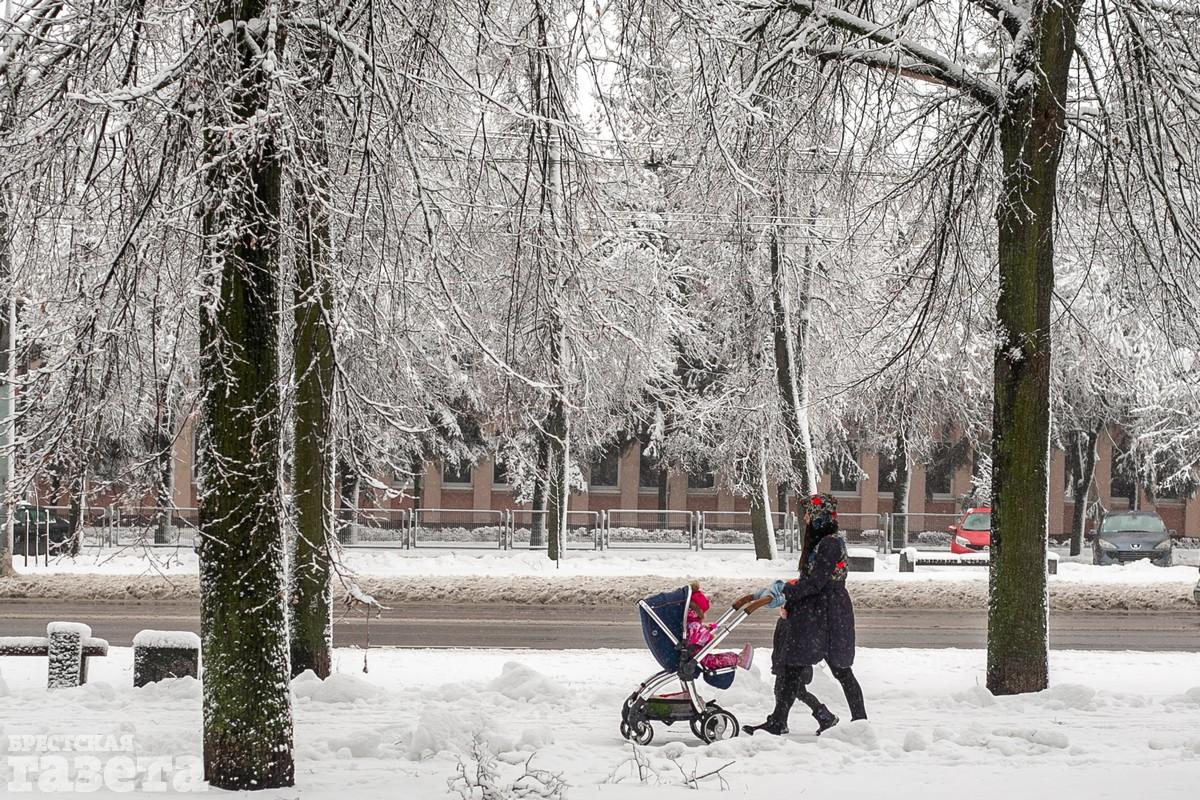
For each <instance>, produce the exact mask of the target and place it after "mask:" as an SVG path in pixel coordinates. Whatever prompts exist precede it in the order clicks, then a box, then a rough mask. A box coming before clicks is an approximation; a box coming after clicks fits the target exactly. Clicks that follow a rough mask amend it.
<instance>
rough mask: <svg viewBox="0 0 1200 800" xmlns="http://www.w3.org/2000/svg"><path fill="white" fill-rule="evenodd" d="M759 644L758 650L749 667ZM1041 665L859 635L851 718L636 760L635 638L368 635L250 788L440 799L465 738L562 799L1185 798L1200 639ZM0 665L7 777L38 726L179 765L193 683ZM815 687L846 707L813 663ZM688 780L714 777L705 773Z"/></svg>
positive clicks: (675, 738)
mask: <svg viewBox="0 0 1200 800" xmlns="http://www.w3.org/2000/svg"><path fill="white" fill-rule="evenodd" d="M631 624H632V623H631ZM768 656H769V654H768V653H766V652H763V653H761V654H760V656H759V659H758V662H759V663H760V664H764V665H765V664H768V663H769V658H768ZM1051 660H1052V669H1053V676H1052V677H1053V684H1054V685H1053V687H1052V688H1051V689H1050V690H1049V691H1046V692H1043V693H1041V694H1038V695H1027V696H1020V697H1000V698H997V697H993V696H992V695H990V694H989V693H988V692H987V691H986V690H985V689H983V688H982V687H981V686H980V679H981V675H982V665H983V653H982V652H979V651H962V650H958V651H956V650H937V651H921V650H864V651H860V653H859V661H858V664H857V665H856V670H857V671H858V673H859V676H860V679H861V681H862V683H863V686H864V688H865V690H866V695H867V703H868V710H869V712H870V714H871V720H870V721H869V722H868V723H856V724H854V725H850V724H847V723H843V724H842V725H841V726H839V727H838V728H835V729H834V730H832V731H830V732H829V733H827V734H826V735H824V736H822V737H820V738H815V737H813V736H811V735H809V734H808V730H809V728H810V727H811V724H810V720H809V719H808V718H807V716H806V715H805V714H804V713H803V710H802V709H798V710H797V711H796V712H794V714H793V718H792V727H793V729H794V730H796V731H797V733H794V734H792V735H791V736H789V737H786V738H783V739H778V738H773V737H768V736H764V735H761V734H760V735H759V736H755V737H746V736H742V737H738V738H737V739H734V740H731V741H728V742H723V743H718V744H714V745H709V746H705V745H702V744H700V743H699V742H698V741H697V740H695V739H694V738H693V737H692V735H691V734H690V732H688V731H687V729H686V726H681V725H678V724H677V725H675V726H674V727H673V728H669V729H668V728H664V727H662V726H656V736H655V741H654V742H653V743H652V744H651V745H649V746H648V747H645V748H638V752H637V756H636V759H637V760H635V752H634V748H633V747H632V746H631V745H630V744H628V743H626V742H625V741H623V740H622V739H621V738H620V736H619V735H618V733H617V723H618V721H619V707H620V704H621V701H622V699H623V698H624V697H625V695H626V694H627V693H628V692H629V691H631V690H632V689H633V688H634V687H635V686H636V685H637V683H638V682H639V681H640V680H641V679H642V678H644V677H645V676H646V675H648V674H649V673H651V672H653V671H654V668H655V665H654V662H653V660H652V659H651V658H650V656H649V655H648V654H647V653H645V652H641V651H575V652H571V651H568V652H533V651H454V650H373V651H371V652H370V654H369V665H370V672H369V673H368V674H365V675H364V674H363V673H362V662H363V656H362V653H361V652H358V651H353V650H339V651H338V653H337V659H336V669H337V670H338V674H336V675H335V676H334V677H333V678H331V679H330V680H328V681H325V682H321V681H318V680H317V679H316V678H314V677H312V676H311V675H305V676H301V677H300V678H298V679H297V680H296V681H294V682H293V693H294V696H295V712H296V756H297V787H296V790H292V791H287V792H284V791H279V792H268V793H266V794H265V796H267V797H270V798H276V797H280V798H282V797H287V798H294V797H297V796H302V797H304V798H315V799H316V800H324V799H325V798H329V800H333V799H334V798H343V797H348V796H356V797H363V798H376V797H378V798H383V797H399V796H401V795H403V796H406V797H419V798H436V797H446V796H450V797H456V796H457V795H456V794H453V793H451V794H448V793H447V788H448V784H447V782H448V781H450V780H452V779H453V778H454V776H455V775H456V771H457V769H458V765H459V763H460V759H463V760H465V761H466V763H467V766H468V772H469V773H470V774H475V762H474V761H472V760H471V755H470V751H471V748H472V744H473V742H474V743H476V745H475V746H476V747H477V748H478V749H480V750H482V752H484V753H485V754H494V755H495V757H496V766H495V770H496V772H497V773H498V781H499V784H500V785H501V786H504V785H506V784H507V783H511V782H512V781H513V780H514V779H515V778H516V776H517V775H518V774H519V773H520V772H522V771H524V765H525V762H526V761H527V760H529V759H530V758H531V757H532V763H531V768H532V769H535V770H536V769H541V770H547V771H549V772H550V773H554V774H557V775H559V776H561V778H562V779H563V780H565V782H566V784H567V785H568V788H567V790H566V796H567V797H570V798H607V799H608V800H631V799H632V798H646V797H659V796H678V797H688V796H693V795H691V794H690V793H689V792H690V790H688V789H687V788H685V787H684V783H685V782H686V779H687V777H689V776H693V775H701V774H703V773H705V772H708V771H710V770H714V769H716V768H718V767H721V766H723V765H726V764H728V765H729V766H727V767H725V768H724V769H723V770H722V772H721V776H722V777H723V778H724V779H725V781H727V784H728V788H729V793H727V794H725V795H723V796H725V797H770V796H780V797H795V796H798V795H799V794H800V793H803V795H804V796H808V797H831V796H834V793H835V792H836V796H838V797H864V798H865V797H871V798H878V797H890V798H898V799H900V800H903V798H918V797H920V798H922V800H926V799H927V798H954V800H961V798H962V797H963V796H964V792H966V793H967V794H969V795H970V796H971V797H973V798H993V797H994V798H1002V797H1003V798H1009V797H1021V796H1028V797H1055V798H1080V799H1081V800H1084V799H1086V800H1097V798H1122V800H1126V799H1127V798H1129V797H1135V796H1147V797H1155V798H1175V797H1179V798H1183V797H1192V796H1194V795H1195V778H1196V775H1197V774H1200V732H1198V731H1200V677H1198V676H1200V654H1196V653H1187V654H1180V653H1173V654H1172V653H1154V654H1143V653H1090V652H1089V653H1081V652H1063V651H1055V652H1053V653H1052V654H1051ZM0 670H3V675H4V679H5V681H6V682H7V688H4V686H5V683H4V682H0V720H2V722H0V726H2V730H0V734H3V735H0V747H6V748H8V750H9V752H8V753H6V754H5V756H4V757H0V764H6V766H3V767H0V769H4V770H5V772H4V774H3V775H2V776H0V784H3V785H5V786H7V785H8V784H9V782H10V781H11V780H13V778H14V774H13V769H12V767H11V766H7V764H9V763H10V759H11V757H12V756H14V755H28V751H27V750H26V751H24V752H17V753H14V752H13V747H12V746H11V745H13V744H15V745H16V747H17V749H18V750H19V749H20V748H21V747H22V746H23V745H22V742H31V741H36V740H35V738H34V737H35V736H36V735H37V734H43V735H47V736H49V737H51V739H50V740H47V741H52V740H53V737H55V736H58V737H59V738H60V740H61V737H62V736H65V735H79V734H87V735H93V736H95V737H110V738H108V739H107V741H109V742H117V743H118V744H117V747H118V748H119V747H121V744H120V743H121V742H124V743H125V746H126V747H130V746H131V747H132V748H133V749H134V750H136V753H137V754H138V755H140V756H142V757H143V758H149V757H154V756H163V757H169V758H168V760H170V761H171V763H184V764H194V763H195V762H196V758H197V757H198V755H199V752H200V738H199V725H200V685H199V684H198V683H197V682H196V681H195V680H192V679H181V680H176V681H168V682H164V683H161V684H156V685H151V686H148V687H145V688H143V689H134V688H132V677H131V651H130V650H128V649H124V648H116V649H114V650H113V652H112V655H111V656H110V657H108V658H105V659H97V660H96V661H95V662H94V666H93V674H92V683H90V684H89V685H87V686H85V687H81V688H78V689H66V690H57V691H54V692H49V691H47V690H46V689H44V688H43V684H44V680H45V664H44V662H41V661H39V660H36V659H4V660H3V661H2V662H0ZM760 670H761V668H760V667H757V666H756V667H755V669H754V670H752V671H751V672H750V673H742V674H740V676H739V677H738V680H737V682H736V683H735V684H734V686H733V688H732V689H730V690H729V691H726V692H723V693H718V697H719V701H720V702H721V703H722V704H723V705H725V706H726V707H727V708H729V709H730V710H732V711H733V712H734V713H735V714H737V715H738V716H739V717H740V718H741V719H742V720H743V721H760V717H762V716H764V715H765V713H766V711H767V710H768V709H769V707H770V703H771V698H770V683H769V680H770V676H769V675H763V674H762V673H761V672H760ZM815 691H816V692H817V694H818V695H819V696H820V697H822V699H824V700H826V701H827V702H828V703H829V704H830V706H831V707H832V708H833V709H834V711H835V712H837V713H841V714H843V715H844V714H845V704H844V702H843V699H842V698H841V697H840V695H839V693H838V689H837V686H836V684H834V683H833V682H832V680H831V679H830V678H829V677H828V676H827V675H825V674H824V673H823V672H821V673H819V675H818V679H817V682H816V684H815ZM26 737H29V738H26ZM121 737H126V738H125V739H121ZM96 755H97V756H99V757H100V758H101V760H102V761H103V760H104V759H111V758H113V757H114V754H113V753H111V752H101V753H98V754H96ZM117 755H119V753H118V754H117ZM639 760H640V762H641V764H640V768H639V764H638V761H639ZM968 782H969V784H968ZM968 785H969V791H968ZM699 786H700V788H701V789H703V790H707V791H711V792H713V793H717V792H718V790H719V789H720V785H719V779H718V778H716V777H710V778H707V779H704V780H702V781H700V783H699ZM47 788H51V787H50V786H49V785H47ZM60 788H61V787H60ZM55 794H56V793H55V792H50V793H49V796H55ZM99 794H100V795H101V796H107V794H111V792H109V791H104V790H102V791H101V792H99ZM154 795H155V793H150V796H154ZM164 796H165V795H164Z"/></svg>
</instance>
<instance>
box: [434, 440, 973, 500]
mask: <svg viewBox="0 0 1200 800" xmlns="http://www.w3.org/2000/svg"><path fill="white" fill-rule="evenodd" d="M620 462H621V453H620V450H619V449H618V448H615V447H614V448H611V449H610V450H608V451H606V452H605V453H604V454H602V455H601V457H600V458H599V459H597V460H596V461H594V462H592V464H591V465H590V467H589V470H588V473H589V474H588V485H589V486H591V487H592V488H597V489H615V488H616V487H617V486H618V485H619V483H618V479H619V476H620ZM473 473H474V467H473V465H471V464H451V463H447V464H445V465H444V466H443V467H442V482H443V483H446V484H457V485H460V486H463V485H470V484H471V483H472V482H473ZM953 475H954V463H953V461H952V460H951V459H950V458H948V457H943V458H935V460H934V462H933V463H931V464H928V465H926V468H925V493H926V495H928V496H930V497H932V496H933V495H935V494H936V495H948V494H950V492H951V479H952V478H953ZM830 477H831V488H832V490H833V491H835V492H845V493H850V494H853V493H855V492H857V491H858V484H859V480H860V479H861V478H862V477H863V476H862V474H861V473H860V472H859V471H858V470H857V469H856V468H855V467H853V466H851V468H850V469H849V470H842V469H834V470H833V471H832V473H831V475H830ZM662 479H663V474H662V471H661V470H660V469H658V468H657V467H656V465H655V463H654V462H653V461H651V460H650V459H639V464H638V486H639V487H640V488H642V489H657V488H658V487H659V483H660V481H661V480H662ZM492 485H494V486H507V485H508V470H507V468H506V466H505V464H504V462H503V461H496V462H495V463H494V465H493V467H492ZM715 487H716V476H715V475H714V474H713V473H711V472H704V473H699V474H689V475H688V488H689V489H701V490H704V489H714V488H715ZM895 488H896V466H895V463H894V461H893V459H890V458H888V457H886V456H880V458H879V491H880V492H884V493H888V492H892V491H894V490H895Z"/></svg>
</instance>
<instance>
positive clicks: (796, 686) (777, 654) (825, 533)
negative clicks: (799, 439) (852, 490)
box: [742, 494, 867, 736]
mask: <svg viewBox="0 0 1200 800" xmlns="http://www.w3.org/2000/svg"><path fill="white" fill-rule="evenodd" d="M804 522H805V530H804V542H803V545H802V547H801V551H800V576H799V578H797V579H796V580H794V581H789V582H788V583H781V582H779V581H777V582H776V583H775V584H773V585H772V586H771V587H768V588H767V589H764V590H763V591H762V592H760V593H759V595H760V596H763V595H766V594H772V595H778V599H782V600H783V606H782V608H780V611H779V616H780V619H779V621H778V622H777V623H776V624H775V637H774V651H773V652H772V654H771V671H772V672H773V673H774V674H775V708H774V710H773V711H772V712H771V713H770V715H769V716H768V717H767V720H766V722H763V723H762V724H760V725H745V726H743V728H742V730H743V731H745V732H746V733H748V734H753V733H754V732H755V731H765V732H767V733H771V734H774V735H776V736H779V735H782V734H786V733H787V732H788V715H789V713H790V712H791V709H792V705H793V704H794V703H795V702H796V700H800V701H801V702H803V703H804V704H805V705H806V706H808V708H809V709H810V710H811V711H812V715H813V718H814V719H815V720H816V721H817V733H818V734H820V733H821V732H822V731H825V730H828V729H829V728H832V727H833V726H834V725H836V724H837V723H838V718H837V717H836V716H835V715H834V714H833V712H832V711H830V710H829V709H828V708H826V707H825V705H824V704H823V703H822V702H821V701H820V700H818V699H817V698H816V697H815V696H814V695H813V694H812V693H811V692H809V691H808V685H809V684H810V683H812V679H813V666H814V665H816V664H819V663H821V661H825V663H827V664H828V665H829V668H830V671H831V672H832V673H833V677H834V678H836V679H837V681H838V683H840V684H841V685H842V690H843V691H844V692H845V694H846V702H847V704H848V705H849V706H850V718H851V719H852V720H859V719H866V718H867V711H866V707H865V705H864V702H863V694H862V688H861V687H860V686H859V685H858V680H857V679H856V678H855V677H854V671H853V670H852V669H851V667H852V665H853V664H854V606H853V604H852V603H851V601H850V594H849V593H848V592H847V591H846V557H847V556H846V543H845V541H844V540H843V539H842V538H841V537H840V536H838V535H837V532H838V523H837V501H836V500H835V499H834V498H833V497H832V496H831V495H828V494H819V495H814V496H813V497H810V498H808V499H807V500H805V501H804Z"/></svg>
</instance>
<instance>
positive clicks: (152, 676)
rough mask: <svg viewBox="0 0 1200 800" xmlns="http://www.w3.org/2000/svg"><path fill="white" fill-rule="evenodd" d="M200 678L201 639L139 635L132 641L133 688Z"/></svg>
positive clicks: (166, 634) (187, 634) (185, 634)
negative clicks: (175, 680)
mask: <svg viewBox="0 0 1200 800" xmlns="http://www.w3.org/2000/svg"><path fill="white" fill-rule="evenodd" d="M183 677H192V678H199V677H200V637H199V636H197V635H196V634H194V633H192V632H191V631H139V632H138V634H137V636H134V637H133V685H134V686H145V685H146V684H148V683H154V682H156V681H161V680H164V679H165V678H183Z"/></svg>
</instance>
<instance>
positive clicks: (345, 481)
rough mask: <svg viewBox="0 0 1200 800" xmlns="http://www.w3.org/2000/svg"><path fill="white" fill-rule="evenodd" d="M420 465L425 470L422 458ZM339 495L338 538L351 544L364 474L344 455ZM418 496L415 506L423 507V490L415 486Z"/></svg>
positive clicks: (339, 467)
mask: <svg viewBox="0 0 1200 800" xmlns="http://www.w3.org/2000/svg"><path fill="white" fill-rule="evenodd" d="M417 462H418V466H417V467H416V469H418V470H423V469H424V468H425V465H424V464H423V463H421V460H420V459H419V458H418V459H417ZM337 463H338V497H339V508H340V509H341V513H340V515H339V518H338V521H337V538H338V541H339V542H341V543H342V544H351V543H352V542H353V541H354V526H355V524H356V523H357V522H358V492H359V488H360V487H361V486H362V476H361V475H360V474H359V473H358V468H357V467H355V466H354V462H353V461H352V460H350V459H349V458H346V457H343V458H341V459H338V462H337ZM420 474H421V473H420V472H416V473H414V478H413V482H414V484H415V483H416V482H417V481H418V480H419V479H420V478H419V476H420ZM414 492H415V493H416V497H415V498H414V499H413V508H420V507H421V492H420V490H418V489H416V488H414Z"/></svg>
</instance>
